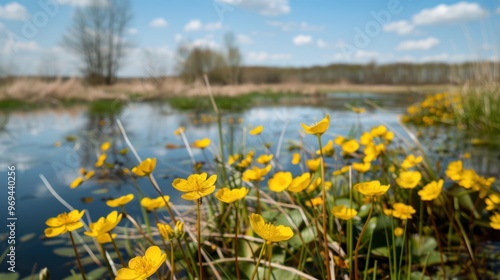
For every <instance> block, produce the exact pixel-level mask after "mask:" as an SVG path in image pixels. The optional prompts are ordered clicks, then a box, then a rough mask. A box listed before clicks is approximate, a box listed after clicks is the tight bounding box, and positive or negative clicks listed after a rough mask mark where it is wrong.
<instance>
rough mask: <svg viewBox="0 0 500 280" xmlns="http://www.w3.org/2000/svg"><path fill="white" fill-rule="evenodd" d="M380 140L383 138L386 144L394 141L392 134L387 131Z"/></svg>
mask: <svg viewBox="0 0 500 280" xmlns="http://www.w3.org/2000/svg"><path fill="white" fill-rule="evenodd" d="M382 138H384V140H385V141H387V142H391V141H392V139H394V132H392V131H387V132H386V133H384V135H382Z"/></svg>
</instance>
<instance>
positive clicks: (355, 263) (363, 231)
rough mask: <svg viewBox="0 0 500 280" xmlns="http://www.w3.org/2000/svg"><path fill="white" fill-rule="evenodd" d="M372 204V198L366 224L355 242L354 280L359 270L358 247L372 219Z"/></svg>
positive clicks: (357, 277)
mask: <svg viewBox="0 0 500 280" xmlns="http://www.w3.org/2000/svg"><path fill="white" fill-rule="evenodd" d="M374 203H375V201H374V199H373V198H372V205H371V207H370V212H369V213H368V217H366V222H365V225H364V226H363V229H361V232H360V233H359V237H358V242H356V248H355V249H354V279H356V280H358V279H359V270H358V253H359V246H360V245H361V238H362V237H363V234H365V231H366V228H367V227H368V223H369V222H370V218H371V217H372V213H373V204H374Z"/></svg>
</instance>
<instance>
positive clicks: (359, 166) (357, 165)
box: [352, 162, 372, 173]
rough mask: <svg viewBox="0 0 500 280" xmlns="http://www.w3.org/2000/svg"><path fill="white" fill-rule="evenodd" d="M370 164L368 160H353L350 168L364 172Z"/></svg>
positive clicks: (368, 168)
mask: <svg viewBox="0 0 500 280" xmlns="http://www.w3.org/2000/svg"><path fill="white" fill-rule="evenodd" d="M371 166H372V165H371V163H370V162H353V164H352V169H354V170H356V171H358V172H360V173H365V172H367V171H368V170H370V167H371Z"/></svg>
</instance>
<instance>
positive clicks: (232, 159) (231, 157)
mask: <svg viewBox="0 0 500 280" xmlns="http://www.w3.org/2000/svg"><path fill="white" fill-rule="evenodd" d="M238 159H240V155H239V154H234V155H229V159H228V160H227V164H229V165H233V163H235V162H236V161H237V160H238Z"/></svg>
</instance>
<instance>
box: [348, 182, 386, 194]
mask: <svg viewBox="0 0 500 280" xmlns="http://www.w3.org/2000/svg"><path fill="white" fill-rule="evenodd" d="M389 188H390V185H380V182H379V181H370V182H364V183H358V184H356V185H354V189H355V190H356V191H358V192H360V193H362V194H364V195H366V196H379V195H383V194H385V193H386V192H387V190H389Z"/></svg>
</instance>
